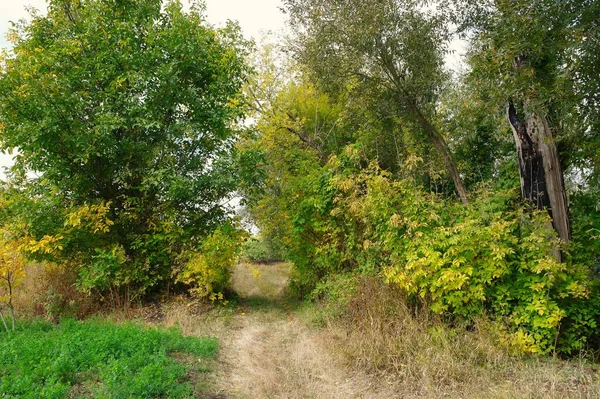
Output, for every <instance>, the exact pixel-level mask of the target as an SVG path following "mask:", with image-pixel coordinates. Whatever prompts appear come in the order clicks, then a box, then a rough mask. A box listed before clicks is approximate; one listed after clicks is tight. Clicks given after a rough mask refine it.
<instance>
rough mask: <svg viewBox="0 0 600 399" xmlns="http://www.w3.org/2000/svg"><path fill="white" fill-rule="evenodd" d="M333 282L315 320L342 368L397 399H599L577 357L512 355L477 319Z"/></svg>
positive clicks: (593, 376)
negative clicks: (367, 377)
mask: <svg viewBox="0 0 600 399" xmlns="http://www.w3.org/2000/svg"><path fill="white" fill-rule="evenodd" d="M339 283H340V284H341V285H339V284H336V283H335V282H332V283H331V285H332V287H329V289H328V291H330V292H334V293H335V295H333V296H329V297H326V298H325V299H324V300H323V301H321V306H320V309H321V310H320V313H319V317H317V321H319V322H321V323H322V324H324V325H325V326H326V328H327V330H328V331H329V333H330V335H331V339H332V348H335V350H337V351H338V352H339V353H340V354H341V355H342V356H343V357H344V358H345V359H346V362H347V363H348V365H349V366H350V367H352V368H354V369H356V370H361V371H365V372H367V373H370V374H373V375H378V376H380V377H381V378H382V379H384V380H388V381H389V383H390V384H393V385H394V386H395V389H396V391H397V392H398V397H428V398H429V397H432V398H433V397H465V398H466V397H469V398H471V397H472V398H506V397H515V398H525V397H527V398H575V397H576V398H594V397H600V381H599V380H598V370H597V367H596V366H595V365H594V363H593V359H588V358H585V356H584V355H585V353H583V352H582V356H581V357H580V358H579V359H573V360H570V361H562V360H559V359H556V358H550V357H548V356H540V355H525V354H522V353H521V354H515V353H514V352H511V351H510V348H508V347H502V346H499V342H501V338H502V337H501V336H499V335H501V330H499V329H498V326H497V325H496V324H495V323H496V322H491V321H489V320H486V319H485V318H484V317H481V318H479V319H478V320H477V321H475V322H473V323H472V324H470V325H456V326H450V325H449V324H448V322H447V320H444V319H443V315H438V314H435V313H432V312H431V311H428V310H426V306H424V305H423V304H420V303H415V302H413V301H411V300H410V299H409V298H408V297H407V296H406V294H405V293H403V292H402V291H401V290H400V289H397V288H395V287H393V286H390V285H388V284H386V283H384V282H383V281H382V280H381V279H379V278H375V277H364V276H363V277H357V278H355V279H354V284H353V285H352V286H351V284H350V283H349V282H348V279H342V280H341V282H339ZM349 287H350V288H349ZM344 292H345V293H346V294H344ZM313 321H314V320H313ZM589 357H591V356H589Z"/></svg>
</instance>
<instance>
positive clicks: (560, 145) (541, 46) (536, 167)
mask: <svg viewBox="0 0 600 399" xmlns="http://www.w3.org/2000/svg"><path fill="white" fill-rule="evenodd" d="M458 3H459V4H460V7H459V8H458V10H459V11H461V12H462V13H460V15H461V18H460V19H459V21H460V22H461V23H462V24H463V25H464V26H463V28H465V30H466V31H470V32H472V33H474V34H473V37H474V40H473V43H474V45H473V48H472V51H471V53H472V56H471V65H472V66H473V71H472V73H471V75H472V77H473V78H474V79H475V80H476V81H478V83H477V84H478V85H479V86H480V87H487V89H485V90H488V91H489V92H492V93H494V95H495V96H496V98H497V99H498V103H503V105H502V106H503V107H504V108H505V115H506V119H507V120H508V122H509V124H510V126H511V128H512V131H513V136H514V141H515V144H516V148H517V154H518V159H519V168H520V178H521V191H522V196H523V198H524V199H525V200H526V201H528V202H530V203H532V204H533V206H535V207H537V208H538V209H547V210H548V212H549V213H550V215H551V217H552V220H553V226H554V229H555V230H556V231H557V233H558V235H559V236H560V238H561V239H563V240H564V241H569V240H570V238H571V228H570V219H569V212H568V203H567V195H566V189H565V184H564V172H563V171H565V170H568V169H569V168H570V167H577V168H579V172H578V173H579V174H580V177H579V178H578V180H579V181H580V183H581V182H583V184H584V185H589V184H590V183H591V184H594V182H593V181H590V180H588V181H585V180H586V178H587V177H588V175H591V176H592V177H593V176H597V172H595V170H597V169H598V166H597V165H598V158H597V152H596V149H597V148H598V139H597V137H598V135H597V130H598V79H597V76H598V62H597V61H596V62H594V61H592V60H593V59H596V58H597V51H598V38H599V36H598V32H599V30H598V23H597V18H596V19H594V17H593V16H594V15H597V12H598V4H597V2H589V1H578V0H566V1H561V2H556V1H548V0H535V1H522V0H509V1H507V0H503V1H500V0H494V1H484V2H473V1H470V0H461V1H458ZM588 187H589V186H588Z"/></svg>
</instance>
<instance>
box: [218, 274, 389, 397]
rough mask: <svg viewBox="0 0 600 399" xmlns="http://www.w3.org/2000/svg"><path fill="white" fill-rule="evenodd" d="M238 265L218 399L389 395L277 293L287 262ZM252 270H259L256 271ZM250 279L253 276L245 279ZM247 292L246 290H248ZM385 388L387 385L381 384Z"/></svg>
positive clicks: (222, 349) (224, 335) (224, 334)
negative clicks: (351, 367) (237, 298)
mask: <svg viewBox="0 0 600 399" xmlns="http://www.w3.org/2000/svg"><path fill="white" fill-rule="evenodd" d="M254 268H255V271H254V275H255V276H256V275H259V276H258V278H254V277H252V270H250V269H248V268H246V267H244V266H240V267H239V268H238V269H236V272H235V275H234V278H233V282H234V288H235V289H236V290H237V292H238V293H239V294H240V295H241V296H242V297H244V296H245V297H246V299H245V300H242V301H241V305H240V306H239V307H238V309H237V311H236V314H235V315H233V317H232V319H231V322H230V324H229V326H228V328H227V329H224V330H222V334H221V336H220V337H219V338H220V343H221V347H220V354H219V358H218V364H217V366H216V375H215V376H214V377H215V381H214V383H215V386H216V387H219V390H218V394H219V395H220V396H217V397H219V398H251V399H255V398H256V399H259V398H289V399H294V398H324V399H327V398H331V399H334V398H390V397H393V394H391V392H389V391H388V392H384V391H382V390H381V387H378V385H379V384H374V383H373V382H371V381H370V380H369V378H368V377H367V376H365V375H357V374H356V373H351V372H349V371H348V370H347V369H345V368H344V366H343V365H342V361H341V359H340V358H339V356H337V355H336V354H335V353H333V352H332V351H331V350H330V348H331V346H332V345H330V344H329V345H328V342H327V336H326V335H325V334H324V333H322V332H319V331H317V330H316V329H315V328H312V327H310V326H309V325H307V323H306V322H305V321H304V320H303V318H302V317H299V316H298V314H297V313H296V311H294V310H289V307H288V310H286V304H285V303H284V302H283V301H282V299H281V295H282V290H283V286H284V284H285V282H286V280H287V273H288V272H289V270H288V268H287V266H285V265H266V266H254ZM256 269H258V270H259V271H258V272H257V271H256ZM250 278H252V279H253V280H254V281H252V280H249V279H250ZM249 294H250V295H249ZM383 388H385V387H383Z"/></svg>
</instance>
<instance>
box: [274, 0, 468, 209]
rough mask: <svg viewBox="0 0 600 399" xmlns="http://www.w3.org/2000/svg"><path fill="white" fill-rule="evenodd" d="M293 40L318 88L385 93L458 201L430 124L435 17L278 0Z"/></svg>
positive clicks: (440, 76) (355, 1)
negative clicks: (433, 155)
mask: <svg viewBox="0 0 600 399" xmlns="http://www.w3.org/2000/svg"><path fill="white" fill-rule="evenodd" d="M284 3H285V5H286V9H287V10H288V11H289V13H290V15H291V24H292V26H294V27H295V28H296V32H297V35H298V49H297V51H296V54H297V56H298V58H299V59H300V62H301V64H303V65H307V66H308V69H309V70H310V71H312V73H313V78H314V79H315V80H317V81H318V82H319V83H320V88H321V89H324V90H325V91H329V92H340V91H344V90H347V89H348V87H354V88H356V89H357V90H354V91H353V92H352V95H356V96H360V95H361V89H363V87H361V84H363V83H366V84H368V85H369V86H370V87H371V88H373V87H378V88H379V90H380V91H384V92H387V93H388V94H387V96H383V97H387V99H388V101H390V102H392V103H393V104H394V105H395V108H396V109H395V110H394V113H395V116H396V117H403V118H405V119H407V120H408V121H410V123H412V124H413V125H414V127H415V130H417V131H420V132H422V133H423V134H424V135H425V137H427V138H428V140H429V141H430V143H431V144H432V145H433V147H434V148H435V150H436V151H437V153H438V154H439V156H440V157H441V158H442V160H443V162H444V165H445V169H446V172H447V173H448V175H449V176H450V177H451V178H452V181H453V182H454V186H455V189H456V192H457V194H458V196H459V197H460V199H461V201H462V202H463V204H466V203H467V202H468V198H467V191H466V189H465V187H464V183H463V180H462V177H461V175H460V173H459V171H458V168H457V166H456V162H455V160H454V157H453V155H452V152H451V150H450V148H449V146H448V143H447V141H446V138H445V137H444V135H443V134H442V132H440V130H439V128H438V127H437V126H436V124H435V123H434V122H433V120H434V116H435V113H436V109H435V108H436V100H437V97H438V94H439V91H440V88H441V85H442V83H443V82H444V80H445V78H446V75H445V73H444V70H443V55H444V52H445V45H446V43H447V39H448V34H447V31H446V28H445V25H444V20H443V18H441V17H439V16H436V15H434V14H432V13H429V12H426V11H424V10H423V9H422V7H421V8H420V7H419V4H418V2H413V1H404V0H402V1H399V0H378V1H373V2H365V1H360V0H351V1H342V0H310V1H300V0H286V1H285V2H284Z"/></svg>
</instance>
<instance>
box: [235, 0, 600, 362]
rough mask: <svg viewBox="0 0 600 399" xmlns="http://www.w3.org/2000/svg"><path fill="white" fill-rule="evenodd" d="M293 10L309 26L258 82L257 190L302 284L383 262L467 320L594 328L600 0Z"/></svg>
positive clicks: (267, 225) (515, 336)
mask: <svg viewBox="0 0 600 399" xmlns="http://www.w3.org/2000/svg"><path fill="white" fill-rule="evenodd" d="M285 9H286V11H287V12H288V14H289V17H290V24H291V27H292V30H293V34H292V38H291V39H290V40H289V41H288V42H286V44H285V45H283V46H281V47H280V48H279V50H278V49H277V46H271V47H267V48H266V50H264V52H263V55H262V56H261V57H259V58H258V61H257V65H258V68H257V69H258V71H259V74H258V80H257V82H255V85H254V86H253V89H252V90H251V95H252V96H253V99H254V100H255V107H254V108H255V109H256V111H257V112H258V115H259V116H260V120H259V122H258V124H257V131H258V133H257V139H256V140H254V141H251V142H248V143H246V149H247V151H248V153H252V154H261V155H262V157H263V162H262V168H260V171H261V172H262V173H263V174H264V180H263V185H262V186H261V189H260V190H247V195H248V198H249V204H250V209H251V213H252V215H253V216H254V219H255V220H256V221H257V223H258V224H259V226H260V227H261V229H262V232H263V235H265V236H268V237H270V239H271V240H273V241H274V242H278V243H282V244H283V245H284V247H285V251H286V254H287V256H288V258H289V259H290V260H292V261H293V263H294V265H295V266H296V275H295V278H294V280H293V282H292V284H293V286H294V287H295V288H296V289H297V290H298V292H299V293H300V294H301V295H306V294H308V293H310V292H313V293H314V292H316V293H320V294H324V295H327V291H328V290H332V291H335V292H337V291H336V290H337V289H338V288H339V287H338V288H336V287H334V286H333V285H335V281H340V278H339V277H340V276H343V275H346V276H360V275H374V276H380V277H381V278H383V279H384V280H385V281H386V282H387V283H389V284H392V285H394V286H399V287H401V288H402V289H403V290H404V291H405V292H406V293H407V294H408V295H409V297H410V298H412V299H411V300H412V301H413V303H414V304H415V306H419V307H425V308H428V309H430V310H431V311H433V312H435V313H439V314H440V315H442V317H443V318H444V319H446V320H447V321H448V322H450V323H452V324H456V325H467V326H468V325H469V324H470V323H473V322H474V321H475V320H477V319H478V318H480V317H481V316H482V315H486V317H489V318H490V319H491V320H492V321H493V322H494V323H495V324H496V328H497V329H498V330H499V331H501V334H500V335H501V338H500V341H502V342H503V343H504V344H505V345H507V346H509V347H512V348H513V349H517V350H522V351H526V352H538V353H539V352H542V353H544V352H548V351H552V350H555V351H558V352H560V353H567V354H568V353H575V352H577V351H579V350H581V349H583V348H589V347H595V346H596V345H597V335H598V334H597V333H598V330H597V321H598V316H599V313H598V298H599V297H598V291H597V277H596V274H597V268H598V265H599V260H600V257H599V256H600V240H599V239H598V238H599V234H598V233H599V232H600V230H599V228H600V213H599V204H600V202H599V199H600V196H599V190H598V189H599V188H600V186H599V180H598V179H599V177H600V174H599V172H600V169H599V166H600V158H598V153H599V152H598V149H599V144H600V135H598V121H599V119H598V116H599V114H598V105H599V103H598V100H599V98H598V93H599V91H598V86H597V85H598V78H597V76H598V72H599V70H598V63H597V62H596V61H595V57H596V56H595V54H596V53H597V51H598V48H599V47H598V38H599V31H598V26H597V23H596V22H595V17H594V15H596V14H597V13H598V11H600V10H599V9H598V5H597V4H594V3H591V2H580V1H566V2H560V3H557V2H552V1H544V0H538V1H533V2H532V1H502V2H501V1H496V2H468V1H456V2H454V3H453V4H452V5H451V6H447V7H442V6H441V5H438V7H437V8H436V7H431V6H428V5H427V4H425V2H418V1H416V2H415V1H397V0H381V1H375V2H363V1H358V0H356V1H354V0H351V1H342V0H339V1H338V0H327V1H321V0H310V1H295V0H287V1H285ZM457 33H458V34H461V35H462V37H463V38H465V39H466V40H467V41H468V49H467V66H466V72H464V73H462V74H460V75H458V76H457V75H452V74H451V73H450V72H449V71H448V70H447V69H446V68H445V65H444V57H445V56H446V54H448V51H449V50H448V46H449V43H450V40H451V38H452V37H453V34H454V35H456V34H457ZM282 57H283V60H282ZM344 281H347V280H344ZM328 282H329V283H328ZM315 290H316V291H315Z"/></svg>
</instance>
